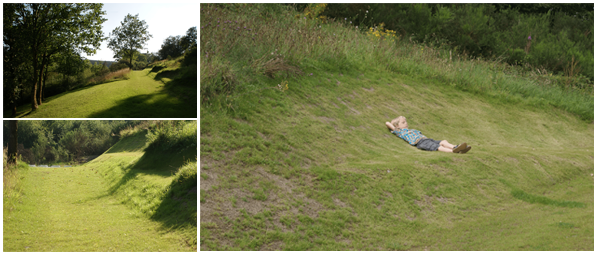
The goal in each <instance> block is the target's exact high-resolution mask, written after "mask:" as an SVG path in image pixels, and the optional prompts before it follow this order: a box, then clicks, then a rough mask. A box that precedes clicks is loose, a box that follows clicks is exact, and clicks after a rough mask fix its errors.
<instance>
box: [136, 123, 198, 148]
mask: <svg viewBox="0 0 597 255" xmlns="http://www.w3.org/2000/svg"><path fill="white" fill-rule="evenodd" d="M147 143H148V146H147V149H146V150H147V151H152V150H162V151H178V150H182V149H185V148H187V147H189V146H197V145H196V143H197V121H183V120H164V121H156V122H154V123H153V124H152V125H150V126H149V132H148V133H147Z"/></svg>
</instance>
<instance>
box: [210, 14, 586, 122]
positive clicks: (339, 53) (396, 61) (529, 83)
mask: <svg viewBox="0 0 597 255" xmlns="http://www.w3.org/2000/svg"><path fill="white" fill-rule="evenodd" d="M201 24H202V26H201V33H200V34H201V38H200V44H201V47H200V48H201V52H200V54H201V59H200V61H201V67H200V68H201V84H200V89H201V105H202V107H207V108H208V109H209V108H213V109H230V108H232V107H233V104H232V103H231V97H230V95H232V94H235V93H246V92H248V91H253V90H258V89H262V88H263V87H265V86H269V85H268V84H266V83H267V82H262V80H261V77H269V78H270V79H273V82H280V81H281V80H282V79H285V78H291V77H297V76H312V75H318V74H321V73H323V72H325V71H334V72H340V73H342V72H364V71H367V70H372V69H379V68H383V69H384V70H385V71H386V72H388V73H392V74H396V75H408V76H414V77H419V78H425V79H429V80H430V81H433V82H437V83H442V84H444V85H445V86H452V87H455V88H458V89H461V90H464V91H470V92H473V93H476V94H479V95H484V96H487V97H491V98H498V99H499V100H503V101H505V102H509V103H523V104H528V105H534V106H539V107H553V106H555V107H558V108H561V109H564V110H566V111H569V112H571V113H574V114H577V115H578V116H580V117H581V118H582V119H583V120H585V121H592V120H593V88H592V87H586V86H575V84H576V83H580V82H581V81H579V80H578V79H575V78H574V77H573V76H559V77H558V76H554V75H553V74H550V73H548V72H547V71H545V70H533V69H530V68H529V67H526V68H525V67H517V66H511V65H509V64H507V63H504V62H502V61H486V60H483V59H481V58H471V57H469V56H467V55H458V54H455V53H452V52H451V51H450V50H449V49H447V48H430V47H427V46H424V45H419V44H416V43H414V42H412V41H410V40H409V38H406V37H400V36H398V37H396V36H395V35H393V34H392V33H385V34H390V35H392V36H391V37H389V36H371V35H372V34H373V33H371V32H374V33H375V32H387V31H384V30H383V27H382V26H381V24H380V25H379V27H373V28H363V27H356V26H353V25H352V24H351V23H350V22H349V21H345V20H322V19H321V18H320V17H317V16H316V15H303V14H301V13H297V12H296V11H294V10H292V9H291V7H290V6H284V5H267V4H202V5H201ZM378 34H379V33H378ZM562 84H566V85H565V86H562Z"/></svg>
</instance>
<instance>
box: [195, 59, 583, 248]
mask: <svg viewBox="0 0 597 255" xmlns="http://www.w3.org/2000/svg"><path fill="white" fill-rule="evenodd" d="M310 64H311V65H312V67H311V68H312V70H313V73H315V75H313V76H302V77H298V78H290V79H288V83H289V85H288V87H289V90H288V91H286V92H280V91H274V90H263V91H259V92H256V93H254V94H248V95H247V96H242V97H240V98H239V99H237V100H236V104H235V109H234V110H231V109H228V114H225V113H223V111H222V110H217V109H214V108H209V109H208V108H202V109H201V113H202V114H201V148H200V149H201V170H200V175H201V192H200V195H201V230H200V235H201V249H202V250H220V249H242V250H253V249H261V250H270V249H273V250H280V249H288V250H335V249H339V250H592V249H593V245H594V242H593V224H594V220H593V213H594V210H593V204H594V200H593V189H594V187H593V178H592V177H591V174H592V173H593V162H594V161H593V152H594V149H593V137H594V134H593V124H587V123H586V122H583V121H582V120H580V119H579V118H577V117H575V116H573V115H571V114H569V113H567V112H564V111H562V110H559V109H555V108H550V107H547V108H545V107H544V108H541V109H537V108H533V107H532V106H528V105H525V104H521V103H516V102H508V101H507V100H503V98H501V99H495V98H492V97H491V96H479V95H474V94H471V93H467V92H461V91H459V90H456V89H454V88H452V87H450V86H446V85H445V84H438V83H435V82H433V81H430V80H413V79H412V78H411V77H409V76H404V75H397V74H392V73H388V72H387V71H386V70H385V69H383V68H375V67H372V68H363V69H364V70H365V71H363V72H361V71H358V70H345V71H342V72H340V71H325V70H333V68H329V67H328V66H326V64H325V63H310ZM305 72H306V73H310V72H311V71H310V70H305ZM255 79H256V80H257V81H256V82H257V83H261V84H263V86H275V85H276V84H277V83H280V82H281V80H282V79H279V78H278V79H268V78H265V77H255ZM399 115H404V116H406V117H407V118H408V120H409V126H410V128H414V129H418V130H421V131H422V132H423V133H424V134H426V135H427V136H429V137H431V138H435V139H447V140H448V141H450V142H452V143H461V142H467V143H468V144H470V145H472V146H473V149H472V150H471V151H470V152H469V153H468V154H465V155H457V154H445V153H441V152H424V151H419V150H417V149H416V148H414V147H412V146H410V145H408V144H407V143H406V142H404V141H402V140H401V139H399V138H397V137H396V136H394V135H391V134H390V133H389V132H388V130H387V128H386V127H385V126H384V122H385V121H389V120H391V119H392V118H395V117H397V116H399Z"/></svg>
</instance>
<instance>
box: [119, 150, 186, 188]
mask: <svg viewBox="0 0 597 255" xmlns="http://www.w3.org/2000/svg"><path fill="white" fill-rule="evenodd" d="M196 156H197V148H190V149H186V150H183V151H181V152H161V151H149V152H145V154H143V156H141V158H140V159H139V160H138V161H137V162H136V163H135V164H131V165H129V166H128V167H126V168H125V169H123V170H124V171H125V172H126V173H125V174H124V176H123V177H122V178H121V179H120V181H118V183H116V184H114V186H112V187H110V188H109V190H108V191H109V192H110V194H113V193H114V192H116V191H117V190H118V189H120V188H121V187H122V186H123V185H126V183H128V182H129V181H130V180H133V179H134V178H136V177H137V175H139V174H149V175H158V176H161V177H164V178H166V177H170V176H172V175H174V174H176V172H177V170H178V169H179V168H180V167H181V166H183V165H184V163H185V162H186V161H187V160H189V159H193V158H195V157H196Z"/></svg>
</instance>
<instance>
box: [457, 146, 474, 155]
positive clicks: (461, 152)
mask: <svg viewBox="0 0 597 255" xmlns="http://www.w3.org/2000/svg"><path fill="white" fill-rule="evenodd" d="M470 150H471V146H466V148H465V149H463V150H461V151H460V152H458V153H460V154H464V153H467V152H468V151H470Z"/></svg>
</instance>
